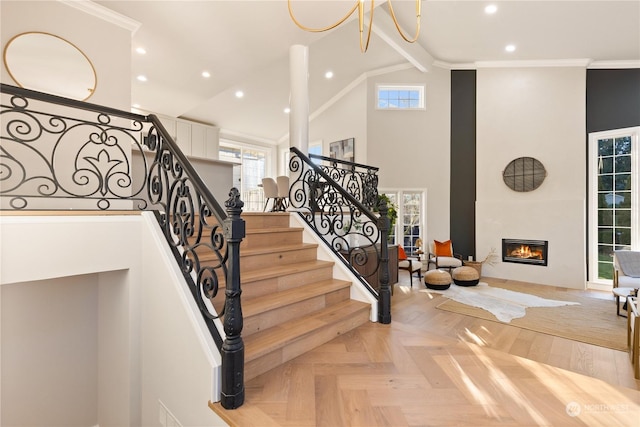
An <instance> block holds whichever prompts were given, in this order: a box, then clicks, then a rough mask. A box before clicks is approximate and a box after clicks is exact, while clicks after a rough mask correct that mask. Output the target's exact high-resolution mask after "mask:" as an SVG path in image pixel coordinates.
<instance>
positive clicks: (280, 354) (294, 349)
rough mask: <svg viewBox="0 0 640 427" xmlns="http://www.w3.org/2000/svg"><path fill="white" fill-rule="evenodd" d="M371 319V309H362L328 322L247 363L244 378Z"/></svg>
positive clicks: (266, 369) (247, 378)
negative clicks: (322, 326)
mask: <svg viewBox="0 0 640 427" xmlns="http://www.w3.org/2000/svg"><path fill="white" fill-rule="evenodd" d="M368 320H369V309H368V308H367V309H363V310H360V311H358V312H356V313H354V314H352V315H351V316H349V317H348V318H345V319H343V320H341V321H340V322H337V323H333V324H328V325H327V327H326V328H324V329H323V330H321V331H316V332H314V333H312V334H309V335H306V336H304V337H301V338H299V339H297V340H295V341H293V342H291V343H290V344H289V345H286V346H284V347H282V348H279V349H277V350H275V351H273V352H271V353H269V354H265V355H264V356H262V357H259V358H257V359H255V360H251V361H248V362H246V363H245V371H244V379H245V381H249V380H250V379H252V378H255V377H257V376H258V375H260V374H263V373H265V372H267V371H269V370H271V369H273V368H275V367H276V366H279V365H281V364H283V363H284V362H287V361H289V360H291V359H293V358H295V357H298V356H300V355H301V354H304V353H305V352H307V351H310V350H312V349H314V348H316V347H318V346H320V345H322V344H324V343H327V342H329V341H331V340H332V339H334V338H335V337H337V336H339V335H342V334H345V333H347V332H349V331H350V330H352V329H354V328H357V327H358V326H360V325H362V324H364V323H366V322H367V321H368Z"/></svg>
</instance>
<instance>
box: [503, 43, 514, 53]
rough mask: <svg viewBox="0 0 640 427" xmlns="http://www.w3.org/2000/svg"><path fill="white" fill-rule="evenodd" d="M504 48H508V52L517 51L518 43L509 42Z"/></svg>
mask: <svg viewBox="0 0 640 427" xmlns="http://www.w3.org/2000/svg"><path fill="white" fill-rule="evenodd" d="M504 50H506V51H507V52H515V50H516V45H514V44H508V45H506V46H505V48H504Z"/></svg>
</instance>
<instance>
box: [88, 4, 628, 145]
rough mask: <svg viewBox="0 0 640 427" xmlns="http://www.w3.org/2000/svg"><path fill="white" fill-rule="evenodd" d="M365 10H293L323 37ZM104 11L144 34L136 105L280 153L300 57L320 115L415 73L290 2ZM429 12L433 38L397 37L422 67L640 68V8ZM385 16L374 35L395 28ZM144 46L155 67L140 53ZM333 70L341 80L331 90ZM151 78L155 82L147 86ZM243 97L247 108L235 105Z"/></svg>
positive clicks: (381, 48) (378, 16)
mask: <svg viewBox="0 0 640 427" xmlns="http://www.w3.org/2000/svg"><path fill="white" fill-rule="evenodd" d="M356 1H357V0H349V1H346V0H340V1H327V0H325V1H312V0H304V1H303V0H296V1H294V2H293V7H294V10H295V11H296V14H297V16H298V17H299V20H300V21H301V22H303V23H304V24H307V25H309V26H323V25H328V24H329V23H332V22H334V21H336V20H337V19H338V18H339V17H341V16H343V15H344V13H346V11H347V10H349V8H350V7H352V5H354V4H355V2H356ZM96 3H99V4H100V5H102V6H105V7H107V8H109V9H112V10H113V11H116V12H118V13H120V14H122V15H125V16H127V17H129V18H132V19H134V20H136V21H138V22H140V23H141V24H142V25H141V26H140V28H139V29H138V30H137V31H136V33H135V34H134V36H133V40H132V47H133V49H132V53H131V54H132V77H131V79H132V102H133V103H137V104H139V105H140V108H142V109H144V110H147V111H152V112H155V113H159V114H164V115H169V116H174V117H184V118H190V119H194V120H198V121H202V122H206V123H212V124H215V125H217V126H219V127H221V128H222V129H223V130H224V131H227V132H229V133H238V134H242V135H247V136H253V137H255V139H256V140H263V141H266V142H276V141H278V140H279V139H281V138H283V137H284V136H286V134H287V132H288V117H287V115H286V114H284V113H283V109H284V107H286V106H287V104H288V98H289V68H288V67H289V53H288V52H289V48H290V47H291V46H292V45H295V44H302V45H307V46H309V88H310V93H309V102H310V111H311V112H313V111H315V110H316V109H318V108H320V107H321V106H322V105H323V104H324V103H326V102H327V101H328V100H330V99H331V98H332V97H333V96H335V95H336V94H338V93H339V92H340V91H342V90H344V89H345V88H346V87H347V86H348V85H349V84H350V83H352V82H353V81H354V80H356V79H357V78H358V77H359V76H361V75H363V73H366V72H374V71H376V70H381V69H385V68H387V67H394V66H403V65H407V64H408V62H407V60H406V59H405V57H404V56H402V55H401V54H400V53H399V52H398V51H397V50H395V49H394V48H392V47H391V46H390V45H389V44H387V43H386V42H385V41H383V40H382V39H381V38H379V37H378V36H377V35H375V34H374V35H372V40H371V44H370V46H369V50H368V52H366V53H361V52H360V48H359V43H358V30H357V24H356V21H353V20H352V21H350V22H348V23H345V24H343V25H342V26H340V27H338V28H337V29H335V30H332V31H330V32H326V33H308V32H305V31H302V30H300V29H299V28H298V27H296V26H295V25H294V24H293V23H292V21H291V19H290V17H289V13H288V11H287V2H286V1H285V0H275V1H268V0H258V1H249V0H227V1H221V0H205V1H203V0H200V1H189V0H185V1H135V0H134V1H131V0H130V1H110V0H109V1H96ZM489 3H494V4H496V5H497V6H498V11H497V13H495V14H494V15H486V14H485V13H484V11H483V9H484V7H485V6H486V5H487V4H489ZM393 4H394V10H395V11H396V14H397V15H398V18H399V20H400V21H401V23H402V25H403V27H404V28H405V29H406V32H407V33H411V32H413V28H414V26H415V7H414V2H413V1H408V0H395V1H394V3H393ZM422 5H423V6H422V20H421V24H422V31H421V34H420V38H419V40H418V41H417V43H416V44H415V45H408V44H406V43H405V42H404V41H402V40H401V39H400V36H399V35H398V34H397V33H396V32H395V29H394V30H393V33H390V34H391V35H392V37H393V38H394V39H395V40H393V41H394V42H395V43H397V44H398V45H399V46H400V47H401V48H402V49H409V54H410V55H416V56H415V57H416V58H422V59H423V60H424V58H428V57H429V55H430V56H432V57H433V59H435V60H436V65H437V66H445V67H448V66H451V67H453V68H464V67H474V66H482V65H483V64H484V63H485V62H494V61H550V60H567V59H585V60H591V61H617V62H619V61H636V62H637V63H640V62H638V61H640V0H626V1H614V0H601V1H573V0H565V1H543V0H537V1H493V2H490V1H481V0H477V1H454V0H446V1H445V0H439V1H436V0H425V1H423V3H422ZM385 8H386V6H385ZM379 10H380V8H377V9H376V11H375V13H374V27H375V26H377V25H378V23H379V24H380V25H383V24H385V22H384V21H385V20H387V21H390V20H389V18H388V16H384V14H383V12H378V11H379ZM386 24H388V23H386ZM509 43H513V44H515V45H516V46H517V50H516V51H515V52H513V53H507V52H505V50H504V47H505V46H506V45H507V44H509ZM139 46H143V47H144V48H145V49H146V50H147V54H146V55H139V54H137V53H136V52H135V48H136V47H139ZM422 50H424V51H422ZM425 51H426V52H425ZM329 69H331V70H333V71H334V73H335V77H334V78H333V79H331V80H326V79H325V78H324V73H325V71H327V70H329ZM203 70H207V71H209V72H210V73H211V77H210V78H209V79H204V78H203V77H201V72H202V71H203ZM427 72H428V71H427ZM139 74H144V75H146V76H147V77H148V81H147V82H144V83H142V82H138V81H137V80H136V76H137V75H139ZM238 89H241V90H243V91H244V93H245V96H244V98H242V99H237V98H235V96H234V93H235V91H236V90H238Z"/></svg>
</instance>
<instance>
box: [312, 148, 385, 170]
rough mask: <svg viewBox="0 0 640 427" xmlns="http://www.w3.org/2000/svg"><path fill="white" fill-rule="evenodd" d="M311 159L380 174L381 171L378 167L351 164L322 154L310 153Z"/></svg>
mask: <svg viewBox="0 0 640 427" xmlns="http://www.w3.org/2000/svg"><path fill="white" fill-rule="evenodd" d="M309 158H310V159H318V160H324V161H327V162H330V163H339V164H341V165H345V166H349V167H351V168H356V167H358V168H363V169H367V170H371V171H374V172H378V171H379V170H380V168H379V167H376V166H369V165H365V164H362V163H355V162H350V161H348V160H342V159H336V158H335V157H327V156H321V155H320V154H313V153H310V154H309Z"/></svg>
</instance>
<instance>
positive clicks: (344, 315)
mask: <svg viewBox="0 0 640 427" xmlns="http://www.w3.org/2000/svg"><path fill="white" fill-rule="evenodd" d="M242 218H243V219H244V220H245V224H246V237H245V239H244V240H243V241H242V244H241V245H240V258H241V259H240V278H241V283H242V313H243V317H244V328H243V330H242V337H243V340H244V343H245V374H244V378H245V381H248V380H250V379H252V378H255V377H257V376H258V375H260V374H262V373H264V372H267V371H269V370H271V369H273V368H275V367H276V366H279V365H281V364H282V363H284V362H287V361H289V360H291V359H293V358H295V357H297V356H299V355H301V354H303V353H305V352H307V351H309V350H311V349H313V348H315V347H317V346H319V345H321V344H324V343H326V342H328V341H330V340H332V339H333V338H335V337H336V336H338V335H341V334H343V333H345V332H347V331H350V330H351V329H354V328H356V327H357V326H359V325H361V324H364V323H366V322H368V321H369V312H370V308H371V307H370V305H369V304H366V303H363V302H360V301H355V300H351V299H350V287H351V282H347V281H344V280H337V279H334V278H333V264H334V263H333V262H329V261H322V260H318V259H317V257H316V253H317V246H318V245H317V244H310V243H303V241H302V231H303V229H302V228H292V227H290V226H289V213H271V212H270V213H255V212H247V213H243V214H242Z"/></svg>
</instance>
